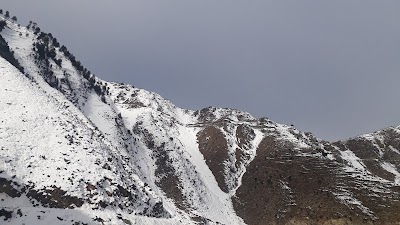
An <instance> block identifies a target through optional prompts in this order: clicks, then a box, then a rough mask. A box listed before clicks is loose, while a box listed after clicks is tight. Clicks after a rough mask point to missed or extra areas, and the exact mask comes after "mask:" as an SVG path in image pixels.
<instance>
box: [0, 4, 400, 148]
mask: <svg viewBox="0 0 400 225" xmlns="http://www.w3.org/2000/svg"><path fill="white" fill-rule="evenodd" d="M0 8H2V9H3V10H9V11H10V14H11V15H12V16H13V15H16V16H17V17H18V20H19V22H20V23H21V24H22V25H26V24H27V22H28V21H30V20H32V21H35V22H37V23H38V25H39V27H40V28H41V29H42V30H43V31H45V32H47V33H52V34H53V36H54V37H57V39H58V40H59V41H60V43H61V44H64V45H65V46H67V48H68V49H69V50H70V52H72V53H73V54H74V55H75V56H76V57H77V58H78V59H79V60H80V61H82V62H83V64H84V65H85V67H87V68H88V69H89V70H91V71H92V72H93V73H94V74H96V75H97V76H98V77H100V78H102V79H104V80H108V81H118V82H125V83H129V84H132V85H134V86H135V87H140V88H144V89H146V90H149V91H154V92H157V93H159V94H160V95H162V96H163V97H165V98H167V99H169V100H171V101H172V102H173V103H174V104H176V105H177V106H179V107H182V108H188V109H193V110H197V109H201V108H204V107H207V106H218V107H227V108H235V109H240V110H243V111H247V112H249V113H251V114H252V115H253V116H255V117H268V118H270V119H272V120H273V121H276V122H280V123H285V124H293V125H294V126H295V127H297V128H298V129H300V130H302V131H310V132H313V133H314V134H316V135H317V136H318V137H320V138H322V139H325V140H329V141H334V140H339V139H346V138H350V137H353V136H356V135H359V134H362V133H367V132H372V131H375V130H378V129H381V128H385V127H388V126H397V125H400V104H399V99H400V98H399V96H400V94H399V93H400V88H399V85H400V63H399V62H400V61H399V60H400V27H399V22H400V13H398V12H399V11H400V1H398V0H384V1H376V0H352V1H349V0H335V1H327V0H320V1H315V0H274V1H270V0H251V1H244V0H201V1H200V0H198V1H195V0H168V1H166V0H113V1H105V0H104V1H103V0H96V1H95V0H84V1H82V0H68V1H67V0H57V1H54V0H35V1H26V0H0Z"/></svg>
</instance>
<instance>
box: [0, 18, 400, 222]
mask: <svg viewBox="0 0 400 225" xmlns="http://www.w3.org/2000/svg"><path fill="white" fill-rule="evenodd" d="M0 20H5V21H6V22H5V23H3V24H4V28H3V29H1V30H2V31H1V32H0V35H1V36H0V149H1V150H0V221H2V222H1V224H74V225H78V224H122V225H124V224H227V225H228V224H250V225H258V224H292V225H296V224H299V225H300V224H301V225H303V224H325V225H328V224H332V225H334V224H336V225H341V224H343V225H344V224H393V225H394V224H400V214H399V213H398V212H399V211H400V202H399V201H400V172H399V171H400V163H399V160H400V128H399V127H390V128H386V129H383V130H380V131H377V132H374V133H371V134H366V135H361V136H359V137H355V138H351V139H348V140H344V141H338V142H334V143H330V142H327V141H323V140H321V139H318V138H317V137H315V136H314V135H313V134H311V133H307V132H306V133H305V132H301V131H299V130H297V129H296V128H294V127H293V126H288V125H283V124H279V123H275V122H273V121H272V120H270V119H268V118H254V117H252V116H251V115H250V114H248V113H246V112H242V111H238V110H233V109H224V108H215V107H208V108H205V109H201V110H197V111H193V110H186V109H181V108H178V107H176V106H175V105H173V104H172V103H171V102H170V101H168V100H166V99H164V98H162V97H161V96H160V95H158V94H156V93H153V92H149V91H146V90H143V89H139V88H136V87H133V86H132V85H128V84H122V83H115V82H107V81H103V80H101V79H100V78H98V77H96V76H95V75H93V74H92V73H91V72H90V71H89V70H87V69H86V68H85V67H84V66H83V65H82V64H81V63H80V62H79V61H78V60H77V59H76V58H75V57H74V56H73V54H72V53H70V52H69V51H68V50H67V48H66V47H65V46H62V45H60V43H59V42H58V41H57V39H56V38H54V37H53V36H52V35H51V34H50V33H44V32H42V31H40V28H38V26H37V24H35V23H30V24H29V25H28V26H27V27H24V26H21V25H19V24H17V23H16V22H14V21H11V20H6V18H4V17H3V16H1V17H0ZM0 28H2V27H1V24H0Z"/></svg>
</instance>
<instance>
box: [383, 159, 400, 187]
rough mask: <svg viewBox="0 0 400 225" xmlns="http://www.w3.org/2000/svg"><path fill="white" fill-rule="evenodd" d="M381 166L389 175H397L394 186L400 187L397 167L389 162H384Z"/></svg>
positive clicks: (399, 175)
mask: <svg viewBox="0 0 400 225" xmlns="http://www.w3.org/2000/svg"><path fill="white" fill-rule="evenodd" d="M381 166H382V168H383V169H385V170H386V171H388V172H389V173H392V174H393V175H395V178H394V184H395V185H398V186H400V173H399V171H398V170H397V168H396V166H395V165H393V164H391V163H389V162H383V163H382V164H381Z"/></svg>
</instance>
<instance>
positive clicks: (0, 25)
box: [0, 20, 7, 31]
mask: <svg viewBox="0 0 400 225" xmlns="http://www.w3.org/2000/svg"><path fill="white" fill-rule="evenodd" d="M6 25H7V23H6V21H4V20H2V21H0V31H2V30H3V29H4V27H6Z"/></svg>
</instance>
